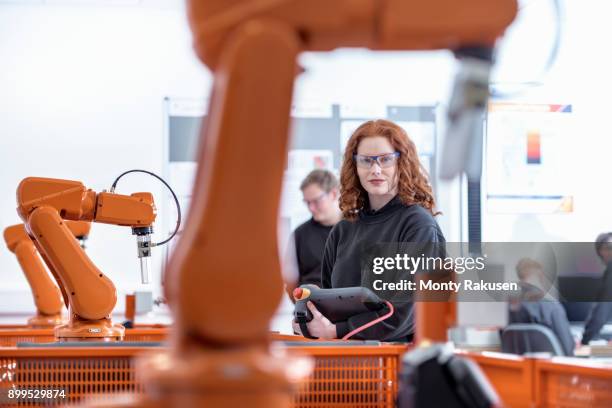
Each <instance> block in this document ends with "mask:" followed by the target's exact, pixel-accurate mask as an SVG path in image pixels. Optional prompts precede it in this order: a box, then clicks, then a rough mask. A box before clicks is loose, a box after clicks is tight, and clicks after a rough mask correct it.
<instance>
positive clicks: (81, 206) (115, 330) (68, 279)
mask: <svg viewBox="0 0 612 408" xmlns="http://www.w3.org/2000/svg"><path fill="white" fill-rule="evenodd" d="M17 202H18V205H19V206H18V208H17V212H18V213H19V215H20V217H21V218H22V219H23V221H24V223H25V224H26V228H27V230H28V232H29V234H30V236H31V237H32V238H33V239H34V240H35V241H34V242H35V244H36V246H37V248H38V250H39V251H40V253H41V255H43V257H44V258H46V259H47V260H48V262H49V263H50V264H51V265H52V266H53V269H54V270H55V272H56V273H57V275H58V278H59V280H60V281H61V284H62V286H63V288H64V290H65V291H66V296H67V300H68V306H69V311H70V321H69V323H68V324H67V325H63V326H58V327H56V329H55V335H56V337H57V338H59V339H60V340H67V339H72V340H91V339H93V340H101V339H104V340H113V339H121V338H122V337H123V333H124V328H123V326H120V325H113V324H112V322H111V320H110V313H111V312H112V310H113V308H114V307H115V304H116V302H117V292H116V290H115V286H114V285H113V283H112V281H111V280H110V279H109V278H108V277H106V276H105V275H104V274H103V273H102V272H101V271H100V270H99V269H98V268H97V267H96V266H95V265H94V264H93V262H92V261H91V260H90V259H89V257H88V256H87V255H86V254H85V252H84V251H83V249H82V248H81V247H80V246H79V244H78V243H77V241H76V240H75V239H74V235H73V234H72V232H71V231H70V229H69V228H68V226H67V225H66V223H65V222H64V221H63V220H75V221H76V220H83V221H92V222H101V223H105V224H114V225H122V226H129V227H132V232H133V234H135V235H137V236H138V237H137V238H138V248H139V256H149V255H150V247H149V244H150V238H148V237H149V236H150V234H151V233H152V225H153V221H154V220H155V216H156V212H155V206H154V204H153V197H152V196H151V194H150V193H134V194H132V195H130V196H127V195H121V194H114V193H107V192H102V193H96V192H95V191H92V190H87V189H86V188H85V186H84V185H83V184H82V183H80V182H77V181H69V180H59V179H49V178H37V177H29V178H26V179H24V180H23V181H22V182H21V183H20V184H19V187H18V188H17Z"/></svg>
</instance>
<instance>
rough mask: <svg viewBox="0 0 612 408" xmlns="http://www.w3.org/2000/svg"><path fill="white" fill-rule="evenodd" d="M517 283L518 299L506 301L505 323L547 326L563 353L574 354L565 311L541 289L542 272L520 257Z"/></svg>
mask: <svg viewBox="0 0 612 408" xmlns="http://www.w3.org/2000/svg"><path fill="white" fill-rule="evenodd" d="M516 274H517V275H518V277H519V279H520V281H521V282H520V283H521V295H520V298H518V299H514V300H511V301H510V316H509V323H537V324H541V325H542V326H546V327H548V328H549V329H550V330H552V332H553V333H554V334H555V335H556V336H557V339H558V340H559V343H560V345H561V348H562V349H563V353H564V354H565V355H566V356H573V355H574V346H575V342H574V338H573V336H572V332H571V330H570V325H569V321H568V320H567V315H566V314H565V309H564V308H563V306H561V304H560V303H559V302H558V301H557V300H555V299H552V298H548V299H547V298H546V294H545V293H544V291H543V290H542V289H541V288H542V286H543V278H544V271H543V269H542V265H540V263H538V262H536V261H534V260H533V259H529V258H523V259H521V260H520V261H519V262H518V264H517V265H516Z"/></svg>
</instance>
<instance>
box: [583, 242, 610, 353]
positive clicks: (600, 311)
mask: <svg viewBox="0 0 612 408" xmlns="http://www.w3.org/2000/svg"><path fill="white" fill-rule="evenodd" d="M595 251H596V252H597V255H599V258H600V259H601V261H602V262H603V264H604V265H605V267H606V269H605V271H604V274H603V278H602V283H601V289H600V291H599V295H598V298H597V303H596V304H595V305H594V307H593V309H591V312H590V313H589V317H587V320H586V323H585V325H584V333H583V335H582V341H581V343H582V344H584V345H587V344H589V341H591V340H592V339H593V338H594V337H596V336H597V335H598V334H599V331H600V330H601V328H602V327H603V326H604V324H606V322H607V321H609V320H610V318H612V232H606V233H603V234H599V236H598V237H597V239H596V240H595Z"/></svg>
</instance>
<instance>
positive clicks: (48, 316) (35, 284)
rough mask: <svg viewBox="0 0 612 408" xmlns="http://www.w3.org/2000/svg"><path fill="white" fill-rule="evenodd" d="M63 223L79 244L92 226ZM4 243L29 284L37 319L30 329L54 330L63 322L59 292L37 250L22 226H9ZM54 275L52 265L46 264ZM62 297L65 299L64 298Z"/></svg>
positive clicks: (32, 322)
mask: <svg viewBox="0 0 612 408" xmlns="http://www.w3.org/2000/svg"><path fill="white" fill-rule="evenodd" d="M66 224H67V225H68V228H69V229H70V231H71V232H72V234H73V236H74V237H75V238H77V239H78V240H79V241H82V240H85V239H86V238H87V236H88V235H89V230H90V228H91V224H90V223H88V222H82V221H67V222H66ZM4 241H5V242H6V246H7V247H8V249H9V250H10V251H11V252H13V253H14V254H15V256H16V257H17V261H18V262H19V265H20V266H21V269H22V270H23V273H24V275H25V277H26V279H27V281H28V284H29V285H30V289H31V291H32V297H33V298H34V304H35V305H36V316H34V317H32V318H30V319H29V320H28V326H30V327H31V328H46V327H54V326H56V325H58V324H60V323H62V307H63V306H64V302H63V300H62V291H60V288H58V286H57V285H56V283H55V282H54V281H53V279H52V278H51V277H50V276H49V273H48V272H47V270H46V269H45V265H44V264H43V262H42V260H41V258H40V256H39V253H38V250H37V249H36V247H35V246H34V243H33V242H32V239H31V238H30V236H29V235H28V233H27V232H26V229H25V226H24V225H23V224H17V225H11V226H10V227H7V228H6V229H5V230H4ZM47 267H49V269H50V270H51V272H52V273H53V275H54V276H56V274H55V272H54V271H53V267H52V266H51V265H47ZM64 297H65V296H64Z"/></svg>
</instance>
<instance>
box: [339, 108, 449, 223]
mask: <svg viewBox="0 0 612 408" xmlns="http://www.w3.org/2000/svg"><path fill="white" fill-rule="evenodd" d="M374 136H382V137H386V138H387V140H389V143H391V146H393V148H394V149H395V151H397V152H399V153H400V156H399V158H398V161H397V170H398V172H397V174H398V178H399V179H398V189H397V195H398V196H399V198H400V200H401V202H402V203H404V204H405V205H410V204H419V205H421V206H422V207H424V208H426V209H427V210H429V212H430V213H431V214H432V215H434V216H436V215H438V214H440V213H439V212H434V207H435V205H436V203H435V200H434V197H433V192H432V189H431V185H430V184H429V180H428V178H427V172H426V171H425V169H424V168H423V166H422V165H421V162H420V161H419V156H418V154H417V151H416V146H415V145H414V142H413V141H412V140H410V138H409V137H408V135H407V134H406V132H405V131H404V129H402V128H401V127H399V126H398V125H396V124H395V123H393V122H391V121H388V120H384V119H378V120H370V121H368V122H365V123H364V124H362V125H361V126H359V127H358V128H357V129H356V130H355V131H354V132H353V134H352V135H351V137H350V139H349V140H348V143H347V144H346V149H345V151H344V159H343V161H342V168H341V170H340V209H341V210H342V215H343V216H344V218H345V219H347V220H351V221H352V220H355V219H356V218H357V214H358V213H359V211H360V210H362V209H363V208H364V207H365V203H366V199H367V192H366V191H365V189H364V188H363V187H362V186H361V183H360V182H359V176H358V175H357V167H356V165H355V161H354V160H353V155H354V154H357V147H358V146H359V143H361V141H362V140H363V139H365V138H367V137H374Z"/></svg>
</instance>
